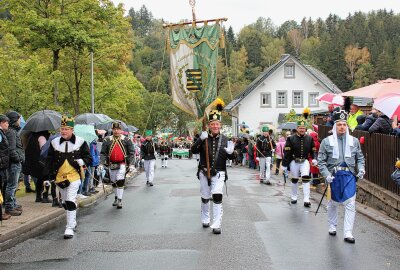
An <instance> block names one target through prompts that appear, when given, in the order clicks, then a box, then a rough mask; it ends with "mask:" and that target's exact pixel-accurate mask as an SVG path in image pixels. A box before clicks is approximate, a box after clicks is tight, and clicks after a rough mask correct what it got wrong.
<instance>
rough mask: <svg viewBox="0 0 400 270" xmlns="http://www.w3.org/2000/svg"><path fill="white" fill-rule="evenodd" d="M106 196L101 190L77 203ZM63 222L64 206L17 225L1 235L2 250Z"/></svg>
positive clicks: (109, 189) (88, 203) (91, 202)
mask: <svg viewBox="0 0 400 270" xmlns="http://www.w3.org/2000/svg"><path fill="white" fill-rule="evenodd" d="M139 173H140V172H139V171H138V172H136V173H134V174H133V175H132V176H130V177H127V178H126V183H130V182H131V181H133V179H134V178H135V177H137V176H138V175H139ZM105 189H106V192H107V193H108V194H111V193H112V190H113V188H112V186H110V185H105ZM105 196H106V194H104V192H103V191H101V192H99V193H96V194H95V195H93V196H90V197H88V198H85V199H83V200H78V202H77V203H78V206H79V208H88V207H90V206H92V205H95V204H96V202H97V200H98V199H101V198H104V197H105ZM62 223H65V211H64V209H62V208H60V209H59V210H58V211H55V212H53V213H50V214H46V215H43V216H40V217H38V218H35V219H32V220H30V221H29V222H27V223H25V224H24V225H22V226H19V227H17V228H16V229H15V230H13V231H11V232H9V233H7V234H3V235H0V252H2V251H4V250H6V249H9V248H11V247H13V246H15V245H17V244H19V243H21V242H24V241H26V240H28V239H30V238H33V237H36V236H39V235H41V234H43V232H45V231H48V230H50V229H53V228H55V227H57V226H58V225H60V224H62Z"/></svg>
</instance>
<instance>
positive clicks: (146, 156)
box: [140, 130, 156, 187]
mask: <svg viewBox="0 0 400 270" xmlns="http://www.w3.org/2000/svg"><path fill="white" fill-rule="evenodd" d="M145 135H146V140H145V141H144V142H143V143H142V146H141V147H140V155H141V156H142V159H143V160H144V170H145V172H146V180H147V181H146V185H147V186H150V187H152V186H153V180H154V166H155V164H156V149H155V146H154V142H153V131H152V130H146V132H145Z"/></svg>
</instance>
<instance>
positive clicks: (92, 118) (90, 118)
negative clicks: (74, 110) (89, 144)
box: [75, 113, 113, 125]
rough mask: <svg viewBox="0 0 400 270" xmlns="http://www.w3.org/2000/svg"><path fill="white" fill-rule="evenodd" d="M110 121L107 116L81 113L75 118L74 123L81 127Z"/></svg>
mask: <svg viewBox="0 0 400 270" xmlns="http://www.w3.org/2000/svg"><path fill="white" fill-rule="evenodd" d="M112 121H113V120H112V119H111V118H110V117H109V116H107V115H105V114H99V113H83V114H80V115H77V116H76V117H75V123H76V124H83V125H91V124H101V123H107V122H112Z"/></svg>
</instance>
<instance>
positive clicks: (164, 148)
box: [160, 141, 171, 168]
mask: <svg viewBox="0 0 400 270" xmlns="http://www.w3.org/2000/svg"><path fill="white" fill-rule="evenodd" d="M170 151H171V149H170V147H169V145H168V142H167V141H163V142H161V145H160V156H161V167H162V168H164V167H165V168H167V166H168V155H169V153H170Z"/></svg>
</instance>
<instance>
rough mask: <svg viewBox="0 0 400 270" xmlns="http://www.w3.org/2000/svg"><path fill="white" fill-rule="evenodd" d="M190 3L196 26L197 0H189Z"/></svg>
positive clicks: (193, 23) (193, 24)
mask: <svg viewBox="0 0 400 270" xmlns="http://www.w3.org/2000/svg"><path fill="white" fill-rule="evenodd" d="M189 5H190V6H191V7H192V17H193V21H192V26H196V13H195V12H194V6H195V5H196V0H189Z"/></svg>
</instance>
